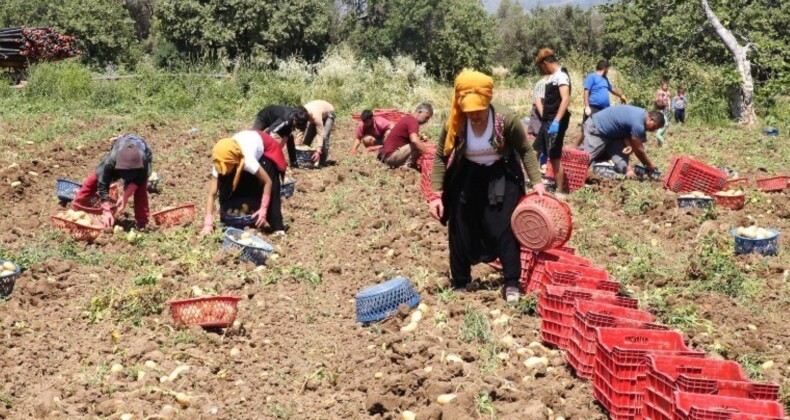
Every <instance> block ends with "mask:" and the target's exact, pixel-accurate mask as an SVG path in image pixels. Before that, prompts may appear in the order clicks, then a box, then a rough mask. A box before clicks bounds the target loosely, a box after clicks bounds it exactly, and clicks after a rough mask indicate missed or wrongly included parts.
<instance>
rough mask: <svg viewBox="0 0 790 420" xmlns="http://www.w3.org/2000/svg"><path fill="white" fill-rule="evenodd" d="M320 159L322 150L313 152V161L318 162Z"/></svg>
mask: <svg viewBox="0 0 790 420" xmlns="http://www.w3.org/2000/svg"><path fill="white" fill-rule="evenodd" d="M320 159H321V151H320V150H316V151H315V153H313V158H312V159H311V160H312V161H313V163H318V161H319V160H320Z"/></svg>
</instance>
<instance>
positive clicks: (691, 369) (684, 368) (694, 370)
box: [675, 365, 702, 375]
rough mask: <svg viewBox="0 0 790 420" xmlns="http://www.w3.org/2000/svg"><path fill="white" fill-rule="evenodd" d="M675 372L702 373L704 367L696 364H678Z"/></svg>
mask: <svg viewBox="0 0 790 420" xmlns="http://www.w3.org/2000/svg"><path fill="white" fill-rule="evenodd" d="M675 372H677V373H680V374H683V373H686V374H689V375H701V374H702V368H700V367H696V366H686V365H680V366H678V367H677V368H676V369H675Z"/></svg>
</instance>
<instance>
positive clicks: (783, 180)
mask: <svg viewBox="0 0 790 420" xmlns="http://www.w3.org/2000/svg"><path fill="white" fill-rule="evenodd" d="M788 183H790V176H775V177H772V178H762V179H758V180H757V188H759V189H760V190H761V191H764V192H779V191H782V190H784V189H785V188H787V185H788Z"/></svg>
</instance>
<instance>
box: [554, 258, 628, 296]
mask: <svg viewBox="0 0 790 420" xmlns="http://www.w3.org/2000/svg"><path fill="white" fill-rule="evenodd" d="M545 269H546V278H547V280H548V284H551V285H555V286H573V287H581V288H585V289H593V290H600V291H609V292H613V293H618V292H619V291H620V283H619V282H616V281H610V280H609V272H608V271H606V270H603V269H600V268H593V267H584V266H579V265H573V264H563V263H559V262H553V261H546V263H545Z"/></svg>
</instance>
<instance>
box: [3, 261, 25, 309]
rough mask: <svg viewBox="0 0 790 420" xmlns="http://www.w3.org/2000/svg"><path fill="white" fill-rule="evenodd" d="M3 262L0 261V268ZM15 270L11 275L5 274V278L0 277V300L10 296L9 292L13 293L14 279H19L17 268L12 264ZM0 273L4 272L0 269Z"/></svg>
mask: <svg viewBox="0 0 790 420" xmlns="http://www.w3.org/2000/svg"><path fill="white" fill-rule="evenodd" d="M4 263H5V261H3V260H0V266H2V265H3V264H4ZM14 267H15V268H16V269H15V270H13V272H12V273H10V274H6V275H5V276H2V275H0V299H5V298H8V297H9V296H11V292H13V291H14V285H15V284H16V279H17V277H19V273H20V272H21V271H20V270H19V266H18V265H16V264H14ZM0 271H5V270H2V269H0Z"/></svg>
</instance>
